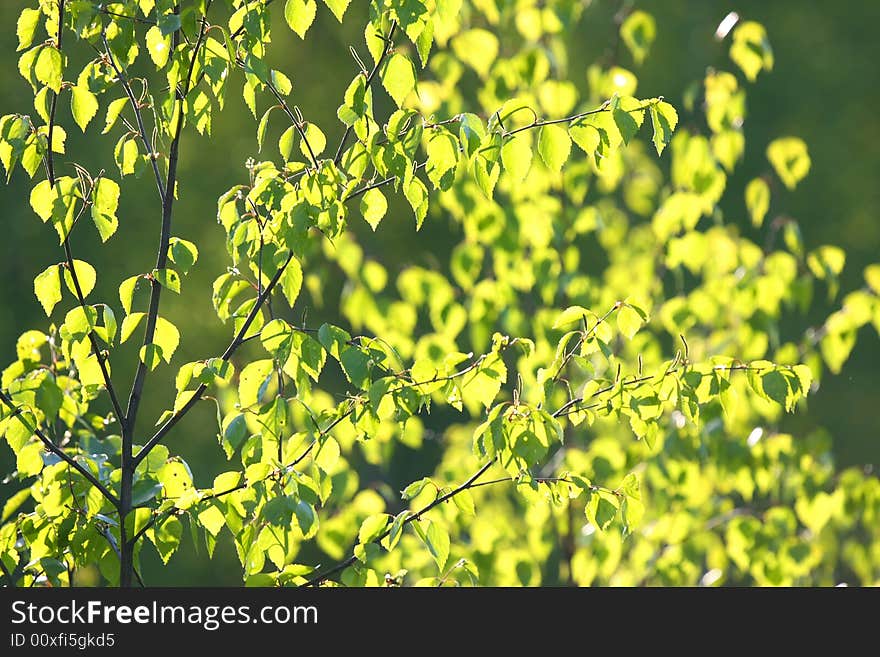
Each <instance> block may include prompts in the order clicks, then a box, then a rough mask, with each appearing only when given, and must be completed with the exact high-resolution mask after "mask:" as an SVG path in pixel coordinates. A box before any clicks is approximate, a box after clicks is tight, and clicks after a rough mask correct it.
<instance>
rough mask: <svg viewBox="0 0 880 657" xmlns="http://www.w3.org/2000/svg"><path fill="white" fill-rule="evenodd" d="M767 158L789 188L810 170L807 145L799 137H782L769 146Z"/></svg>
mask: <svg viewBox="0 0 880 657" xmlns="http://www.w3.org/2000/svg"><path fill="white" fill-rule="evenodd" d="M767 159H768V160H769V161H770V164H772V165H773V169H774V170H775V171H776V175H778V176H779V179H780V180H782V182H783V184H785V186H786V187H787V188H788V189H794V188H795V187H797V184H798V183H799V182H800V181H801V180H803V179H804V177H805V176H806V175H807V174H808V173H809V172H810V154H809V153H808V152H807V145H806V144H805V143H804V142H803V140H802V139H798V138H797V137H782V138H780V139H776V140H774V141H772V142H771V143H770V144H769V145H768V146H767Z"/></svg>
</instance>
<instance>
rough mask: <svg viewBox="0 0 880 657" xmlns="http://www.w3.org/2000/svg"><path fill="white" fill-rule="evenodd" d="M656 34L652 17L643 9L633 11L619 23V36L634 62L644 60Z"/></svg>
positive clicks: (638, 62)
mask: <svg viewBox="0 0 880 657" xmlns="http://www.w3.org/2000/svg"><path fill="white" fill-rule="evenodd" d="M656 36H657V25H656V23H655V22H654V18H653V17H652V16H651V15H650V14H648V13H646V12H644V11H640V10H636V11H634V12H633V13H631V14H630V15H629V16H627V17H626V20H625V21H623V23H622V24H621V25H620V38H621V39H623V42H624V43H625V44H626V47H627V48H629V51H630V52H631V53H632V56H633V59H635V60H636V64H641V63H642V62H643V61H645V57H646V56H647V55H648V51H649V50H650V48H651V44H652V43H654V38H655V37H656Z"/></svg>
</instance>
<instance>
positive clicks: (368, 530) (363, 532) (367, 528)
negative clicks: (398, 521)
mask: <svg viewBox="0 0 880 657" xmlns="http://www.w3.org/2000/svg"><path fill="white" fill-rule="evenodd" d="M389 522H391V516H390V515H388V514H387V513H376V514H374V515H371V516H367V518H366V519H364V521H363V522H362V523H361V528H360V530H358V543H361V544H365V543H372V542H373V541H375V540H376V539H377V538H379V537H380V536H381V535H382V534H383V533H384V532H385V528H386V527H388V523H389Z"/></svg>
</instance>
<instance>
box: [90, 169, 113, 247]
mask: <svg viewBox="0 0 880 657" xmlns="http://www.w3.org/2000/svg"><path fill="white" fill-rule="evenodd" d="M118 208H119V185H118V184H116V183H115V182H114V181H112V180H110V179H109V178H105V177H103V176H101V177H100V178H98V179H97V180H96V181H95V185H94V187H93V188H92V208H91V214H92V221H93V222H94V224H95V228H97V229H98V234H99V235H100V236H101V241H102V242H106V241H107V240H108V239H110V238H111V237H112V236H113V234H114V233H115V232H116V229H117V227H118V226H119V220H118V219H117V218H116V211H117V210H118Z"/></svg>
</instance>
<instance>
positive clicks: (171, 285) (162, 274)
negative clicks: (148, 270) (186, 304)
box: [153, 269, 180, 294]
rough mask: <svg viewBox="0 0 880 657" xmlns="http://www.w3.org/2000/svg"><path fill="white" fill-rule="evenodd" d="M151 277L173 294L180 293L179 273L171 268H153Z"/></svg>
mask: <svg viewBox="0 0 880 657" xmlns="http://www.w3.org/2000/svg"><path fill="white" fill-rule="evenodd" d="M153 278H155V279H156V280H157V281H158V282H159V285H161V286H162V287H164V288H166V289H168V290H171V291H172V292H174V293H175V294H180V274H178V273H177V272H176V271H174V270H173V269H154V270H153Z"/></svg>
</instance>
